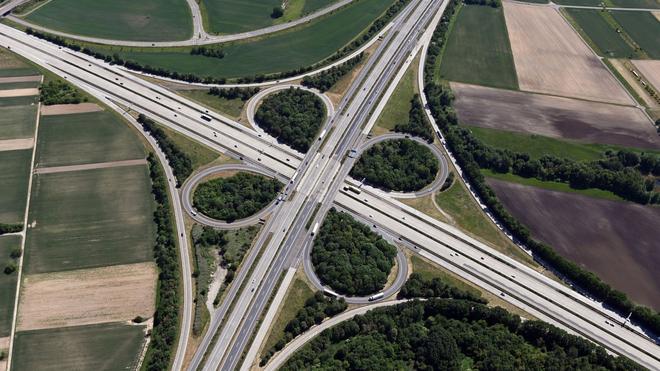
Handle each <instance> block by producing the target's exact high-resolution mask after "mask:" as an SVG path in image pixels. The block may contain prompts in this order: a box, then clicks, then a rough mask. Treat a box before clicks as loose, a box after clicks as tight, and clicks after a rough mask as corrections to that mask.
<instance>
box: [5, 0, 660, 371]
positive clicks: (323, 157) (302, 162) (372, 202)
mask: <svg viewBox="0 0 660 371" xmlns="http://www.w3.org/2000/svg"><path fill="white" fill-rule="evenodd" d="M419 3H425V4H428V3H429V1H417V2H413V5H418V4H419ZM420 8H421V7H420ZM418 9H419V8H418ZM411 12H412V5H411V6H409V7H407V8H406V9H405V10H404V12H403V13H402V14H401V15H400V17H398V18H397V19H396V20H395V21H394V26H393V27H392V29H393V30H395V31H398V32H390V33H388V35H387V38H386V40H384V42H383V43H381V45H380V46H379V49H378V51H377V52H376V53H374V56H373V57H372V58H370V59H369V61H368V62H367V66H366V67H365V68H364V69H363V72H364V73H361V74H360V76H358V79H357V81H358V83H359V84H357V85H356V86H352V87H351V89H350V91H349V94H348V95H347V96H348V97H351V100H350V101H348V100H344V101H343V102H342V108H341V109H338V110H337V114H336V116H335V119H334V120H331V122H330V125H332V126H334V129H333V130H332V131H331V132H329V134H328V136H327V137H326V138H325V141H324V144H325V145H324V147H323V149H321V150H320V151H319V150H318V149H319V147H320V145H321V143H318V144H317V145H315V146H313V148H312V149H311V150H310V152H309V153H308V154H307V156H306V157H305V158H304V159H301V158H300V157H299V156H298V155H297V154H295V153H292V152H291V151H290V150H287V149H286V148H284V147H282V146H279V145H277V143H271V142H269V141H268V140H266V139H264V138H260V137H258V135H255V133H254V132H252V131H250V130H249V129H247V128H244V127H242V126H241V125H240V124H238V123H235V122H231V121H230V120H227V119H225V118H223V117H221V116H219V115H216V114H213V113H209V116H211V117H212V119H213V121H212V122H206V121H205V120H202V119H199V115H200V112H201V113H204V112H205V109H204V108H203V107H201V106H199V105H196V104H195V103H192V102H190V101H187V100H185V99H183V98H180V97H178V96H176V95H174V94H173V93H170V92H168V91H167V90H165V89H163V88H160V87H158V86H156V85H154V84H150V83H147V82H144V81H142V80H139V79H137V78H134V77H133V76H130V75H129V74H126V73H125V72H124V71H122V70H121V69H118V68H116V67H113V66H109V65H107V64H105V63H102V62H100V61H97V60H94V59H92V58H89V57H86V56H82V55H79V54H77V53H73V52H71V51H67V50H63V49H60V48H58V47H56V46H54V45H52V44H49V43H46V42H44V41H42V40H39V39H36V38H33V37H30V36H27V35H25V34H23V33H21V32H20V31H17V30H14V29H12V28H10V27H7V26H4V25H0V45H2V46H9V47H11V49H12V50H13V51H15V52H17V53H19V54H21V55H23V56H24V57H26V58H28V59H30V60H32V61H34V62H35V63H37V64H40V65H42V66H44V67H45V68H47V69H49V70H51V71H53V72H55V73H57V74H58V75H60V76H64V77H66V78H68V79H69V80H70V81H72V82H73V83H74V84H76V85H78V86H80V87H81V88H82V89H83V90H85V91H88V92H93V93H94V95H95V96H102V97H104V96H107V97H110V98H112V99H113V100H115V101H117V102H119V103H120V104H122V105H124V106H127V107H130V108H131V109H133V110H135V111H138V112H140V113H144V114H146V115H148V116H150V117H152V118H153V119H155V120H157V121H159V122H161V123H163V124H164V125H166V126H168V127H171V128H172V129H173V130H176V131H178V132H180V133H182V134H184V135H187V136H189V137H191V138H192V139H195V140H197V141H200V142H202V143H204V144H206V145H208V146H210V147H212V148H214V149H218V150H221V151H223V152H226V153H228V154H230V155H232V156H234V157H239V158H243V159H244V160H245V161H246V162H248V163H251V164H259V165H261V166H264V167H266V168H268V169H271V170H272V171H275V172H276V173H279V174H282V175H283V176H285V177H289V178H290V179H291V178H295V182H293V183H292V184H291V185H290V186H289V187H287V190H288V192H289V193H288V195H289V199H288V201H287V202H285V203H283V204H282V205H281V207H280V208H277V209H276V213H277V216H278V217H277V218H271V219H270V220H269V222H268V223H267V224H266V225H265V226H264V229H265V230H267V231H268V233H262V234H260V236H259V238H258V241H257V245H256V246H259V247H261V249H262V250H263V256H262V257H261V258H260V259H258V262H257V259H256V257H257V255H258V252H259V250H260V249H259V248H255V249H253V250H252V251H251V253H250V254H249V256H251V258H250V257H248V258H246V259H248V260H246V262H247V263H250V262H257V264H256V265H255V266H254V268H253V271H252V273H251V277H250V278H252V280H251V282H250V281H249V280H246V277H247V275H248V270H247V269H246V270H241V272H239V274H238V275H237V278H236V280H238V281H236V280H235V282H242V283H244V285H245V288H246V289H245V290H243V292H242V293H240V296H238V291H240V290H239V289H240V286H241V285H239V284H234V285H232V286H231V287H230V292H229V293H228V296H227V297H228V298H231V299H235V298H236V297H238V299H237V300H225V301H224V302H223V303H222V304H221V308H222V307H223V306H224V307H225V309H224V311H225V313H228V316H227V320H226V323H227V326H224V327H223V328H222V332H221V334H220V337H219V341H218V342H217V343H216V345H215V346H214V348H213V350H212V352H211V353H210V356H209V362H208V363H207V365H206V366H207V368H209V369H215V368H218V367H219V366H220V364H224V365H231V364H236V363H237V362H238V359H239V358H240V355H241V353H242V351H241V349H243V347H244V345H245V344H246V343H247V341H248V340H249V337H250V334H251V333H252V329H253V328H254V325H255V323H256V321H257V320H258V318H259V314H260V313H261V312H262V310H263V308H264V306H265V304H266V302H267V301H268V299H269V298H270V292H272V289H273V288H274V286H275V285H276V284H277V281H278V277H279V276H280V275H281V272H282V270H283V269H282V268H285V267H286V266H287V265H294V264H295V263H296V262H297V261H298V259H300V256H301V251H300V250H301V249H300V246H303V245H304V240H305V238H309V237H310V236H309V235H308V234H306V233H305V232H304V225H305V223H306V221H307V220H308V219H309V218H310V217H311V216H313V215H314V214H313V211H314V208H315V206H316V204H318V201H317V200H320V201H322V203H323V204H324V205H330V204H331V202H332V201H333V200H334V201H335V202H337V203H338V204H339V205H341V206H342V207H343V208H344V209H348V210H353V212H355V213H356V214H360V215H362V216H363V217H364V216H365V214H367V213H370V214H372V215H374V224H377V225H378V227H380V228H383V229H386V230H387V231H388V233H391V234H398V235H400V236H401V238H402V239H404V238H405V239H406V240H408V241H410V243H412V244H413V245H415V246H417V247H418V248H417V250H418V253H419V254H420V255H423V256H426V257H428V258H430V259H432V260H434V261H436V262H437V263H439V264H441V265H442V266H444V267H446V268H447V269H449V270H451V271H453V272H455V273H456V274H459V275H461V276H462V277H465V278H467V279H468V280H470V281H472V282H475V283H476V284H478V285H479V286H481V287H483V288H485V289H487V290H489V291H491V292H494V293H497V294H498V295H500V296H501V297H502V299H503V300H506V301H508V302H510V303H512V304H514V305H516V306H520V307H521V308H523V309H524V310H526V311H528V312H529V313H530V314H532V315H534V316H536V317H538V318H540V319H545V320H547V321H549V322H551V323H553V324H556V325H559V326H561V327H563V328H565V329H567V330H569V331H571V332H574V333H578V334H581V335H583V336H585V337H586V338H589V339H592V340H594V341H596V342H598V343H600V344H602V345H603V346H605V347H606V348H607V349H609V350H610V351H612V352H614V353H618V354H623V355H627V356H628V357H630V358H631V359H633V360H635V361H637V362H638V363H640V364H641V365H643V366H645V367H647V368H650V369H660V360H659V359H658V356H657V355H658V354H660V349H659V348H658V346H657V345H656V344H654V343H653V342H651V341H650V340H649V339H648V338H646V337H645V336H644V335H641V334H640V333H639V332H638V331H637V330H636V329H635V328H631V327H630V326H629V325H628V326H626V327H623V326H620V325H619V324H620V323H623V322H624V319H623V318H621V317H620V316H618V315H617V314H615V313H613V312H611V311H609V310H607V309H605V308H603V307H602V305H601V304H600V303H597V302H595V301H593V300H591V299H588V298H586V297H584V296H582V295H580V294H578V293H577V292H575V291H573V290H571V289H569V288H567V287H564V286H562V285H560V284H558V283H556V282H555V281H553V280H551V279H549V278H546V277H544V276H543V275H541V274H539V273H538V272H536V271H533V270H531V269H529V268H527V267H526V266H524V265H522V264H520V263H518V262H516V261H513V260H512V259H510V258H507V257H505V256H503V255H501V254H499V253H497V252H495V251H494V250H492V249H490V248H489V247H488V246H485V245H483V244H481V243H479V242H478V241H475V240H473V239H471V238H469V237H468V236H465V235H464V234H463V233H462V232H460V231H458V230H456V229H455V228H453V227H450V226H447V225H445V224H443V223H440V222H438V221H436V220H434V219H431V218H430V217H428V216H426V215H423V214H421V213H419V212H418V211H416V210H414V209H411V208H409V207H407V206H406V205H403V204H401V203H400V202H398V201H394V200H391V199H388V198H384V197H382V196H380V195H371V194H369V191H368V190H367V189H364V190H363V191H362V194H361V195H360V197H359V198H355V197H353V196H352V195H351V194H346V193H345V192H342V191H341V190H340V189H341V188H342V187H341V185H342V184H345V183H344V179H345V178H342V176H341V175H342V174H343V172H344V171H345V169H344V168H345V167H346V166H342V162H341V161H342V159H343V157H344V154H345V153H346V152H347V150H348V149H350V148H352V146H354V145H356V144H357V142H358V140H356V137H357V138H359V137H358V136H357V134H359V129H360V127H359V123H360V122H362V121H363V120H364V119H365V118H366V117H367V116H368V115H369V113H370V110H371V108H372V107H373V104H374V103H375V101H377V99H378V95H377V93H378V92H381V91H382V90H383V87H384V85H386V84H387V82H388V81H389V79H387V77H389V76H391V72H395V71H396V70H397V67H398V65H397V64H396V63H394V64H391V63H388V62H390V60H398V61H401V60H402V59H403V58H405V57H406V55H405V54H406V51H407V49H406V46H408V44H415V43H416V41H417V40H416V37H417V36H418V35H415V36H410V35H409V34H407V33H406V32H402V30H408V29H411V28H412V27H413V26H414V25H411V24H410V23H414V21H411V22H404V21H405V19H407V18H406V16H407V15H408V14H410V13H411ZM419 12H420V11H419V10H418V11H417V13H416V15H417V16H416V17H415V16H413V17H410V19H420V18H423V17H426V16H427V14H422V16H423V17H422V16H420V14H419ZM421 12H422V13H423V11H421ZM426 13H428V14H433V13H435V11H427V12H426ZM420 23H422V22H421V20H420ZM390 43H391V45H395V46H396V48H394V49H398V50H392V49H393V48H391V47H388V46H391V45H390ZM392 56H394V57H392ZM374 57H378V58H374ZM387 57H392V58H387ZM388 66H391V67H389V68H388ZM387 71H389V73H385V72H387ZM367 74H368V76H367ZM363 87H364V88H363ZM361 89H364V90H361ZM356 114H357V118H356ZM326 127H327V126H326ZM356 129H358V130H356ZM356 132H358V133H357V134H356ZM344 165H345V163H344ZM296 169H298V170H296ZM349 169H350V168H349ZM340 170H341V171H340ZM297 171H299V172H300V173H299V174H298V173H297ZM294 174H295V175H298V176H297V177H295V176H294ZM335 175H336V176H335ZM330 183H333V184H332V187H330V186H329V185H330ZM349 183H350V180H349ZM330 188H333V189H336V190H339V191H338V192H339V193H338V194H337V193H336V192H335V193H333V191H332V189H330ZM310 195H313V196H314V197H310ZM308 198H309V201H307V202H305V200H307V199H308ZM365 199H366V200H367V201H364V200H365ZM302 206H304V208H303V207H302ZM322 214H323V213H322V210H319V212H318V213H316V217H315V219H314V220H316V221H322ZM294 219H295V220H294ZM285 237H286V241H285ZM283 241H284V242H285V243H284V244H282V242H283ZM266 242H267V243H266ZM294 247H297V248H294ZM422 247H423V248H422ZM278 252H282V253H278ZM285 253H286V254H285ZM184 265H185V263H184ZM251 265H252V264H250V265H248V266H251ZM266 273H268V274H266ZM241 275H242V277H240V276H241ZM264 278H266V279H264ZM232 292H233V294H232ZM230 301H233V308H229V306H230V304H229V302H230ZM229 309H232V311H231V312H229ZM223 317H224V316H223ZM214 320H215V317H214V319H212V326H211V328H212V329H217V328H218V327H219V325H220V324H221V322H222V320H216V322H217V323H214V322H213V321H214ZM214 326H215V327H214ZM239 330H240V331H239ZM210 337H211V338H213V334H211V335H210ZM182 338H183V337H182ZM205 339H206V338H205ZM209 343H210V341H209ZM230 345H231V346H232V347H231V350H230V351H227V350H228V349H229V347H230ZM206 346H208V344H206ZM203 353H204V352H202V356H203ZM225 355H228V357H227V358H225V357H224V356H225ZM195 357H197V355H196V356H195ZM200 363H201V357H200V358H199V363H197V365H199V364H200ZM229 368H230V367H229Z"/></svg>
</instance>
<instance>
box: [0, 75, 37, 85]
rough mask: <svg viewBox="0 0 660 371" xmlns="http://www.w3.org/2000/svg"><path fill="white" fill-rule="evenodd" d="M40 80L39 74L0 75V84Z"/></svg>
mask: <svg viewBox="0 0 660 371" xmlns="http://www.w3.org/2000/svg"><path fill="white" fill-rule="evenodd" d="M32 81H41V76H39V75H37V76H14V77H0V84H9V83H13V82H32Z"/></svg>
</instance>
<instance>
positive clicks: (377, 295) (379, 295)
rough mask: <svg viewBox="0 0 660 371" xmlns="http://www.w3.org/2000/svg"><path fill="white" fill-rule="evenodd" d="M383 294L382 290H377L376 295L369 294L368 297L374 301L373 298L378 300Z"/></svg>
mask: <svg viewBox="0 0 660 371" xmlns="http://www.w3.org/2000/svg"><path fill="white" fill-rule="evenodd" d="M383 296H385V294H383V293H382V292H379V293H378V294H376V295H372V296H370V297H369V301H375V300H378V299H382V298H383Z"/></svg>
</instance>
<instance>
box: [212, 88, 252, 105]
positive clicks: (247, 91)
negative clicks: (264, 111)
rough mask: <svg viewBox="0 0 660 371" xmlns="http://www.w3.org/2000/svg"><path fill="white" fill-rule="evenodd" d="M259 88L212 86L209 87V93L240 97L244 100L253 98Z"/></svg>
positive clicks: (229, 97)
mask: <svg viewBox="0 0 660 371" xmlns="http://www.w3.org/2000/svg"><path fill="white" fill-rule="evenodd" d="M259 90H260V89H259V88H236V87H234V88H228V89H221V88H217V87H215V86H214V87H212V88H210V89H209V94H211V95H215V96H216V97H220V98H225V99H230V100H231V99H240V100H242V101H243V102H245V101H246V100H248V99H250V98H252V97H253V96H254V95H255V94H257V93H258V92H259Z"/></svg>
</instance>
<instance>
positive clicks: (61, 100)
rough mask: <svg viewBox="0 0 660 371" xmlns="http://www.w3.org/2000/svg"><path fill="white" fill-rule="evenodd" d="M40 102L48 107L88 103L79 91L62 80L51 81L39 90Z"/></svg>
mask: <svg viewBox="0 0 660 371" xmlns="http://www.w3.org/2000/svg"><path fill="white" fill-rule="evenodd" d="M39 101H41V103H42V104H44V105H46V106H50V105H53V104H78V103H82V102H86V101H87V98H85V97H83V96H82V94H80V92H79V91H78V89H76V88H74V87H73V86H71V85H69V84H68V83H66V82H64V81H60V80H55V81H49V82H47V83H45V84H43V85H42V86H41V87H40V88H39Z"/></svg>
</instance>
